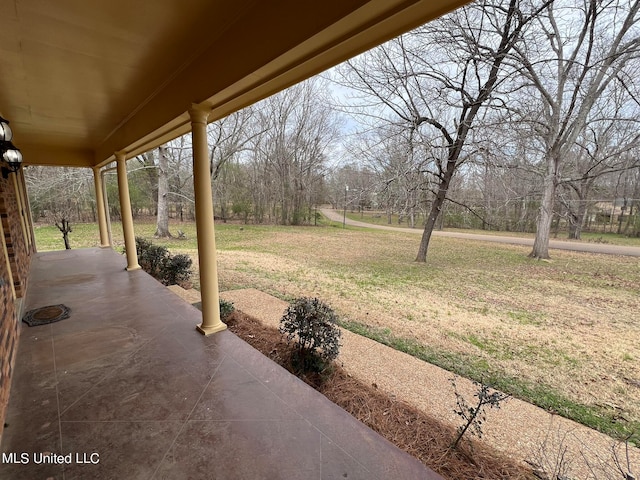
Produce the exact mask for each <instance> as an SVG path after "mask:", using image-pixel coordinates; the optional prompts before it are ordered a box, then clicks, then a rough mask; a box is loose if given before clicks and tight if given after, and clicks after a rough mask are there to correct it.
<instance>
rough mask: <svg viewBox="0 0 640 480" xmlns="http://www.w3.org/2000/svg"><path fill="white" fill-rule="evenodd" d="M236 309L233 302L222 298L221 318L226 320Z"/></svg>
mask: <svg viewBox="0 0 640 480" xmlns="http://www.w3.org/2000/svg"><path fill="white" fill-rule="evenodd" d="M235 309H236V307H234V306H233V303H232V302H227V301H226V300H222V299H220V320H222V321H224V320H225V319H226V318H227V317H228V316H229V315H231V314H232V313H233V312H234V310H235Z"/></svg>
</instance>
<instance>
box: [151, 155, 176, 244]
mask: <svg viewBox="0 0 640 480" xmlns="http://www.w3.org/2000/svg"><path fill="white" fill-rule="evenodd" d="M168 195H169V156H168V152H167V147H166V145H162V146H161V147H158V214H157V221H156V233H155V234H154V236H155V237H158V238H169V237H172V235H171V232H170V231H169V198H168Z"/></svg>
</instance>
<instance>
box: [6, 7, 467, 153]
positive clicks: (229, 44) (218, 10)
mask: <svg viewBox="0 0 640 480" xmlns="http://www.w3.org/2000/svg"><path fill="white" fill-rule="evenodd" d="M464 3H466V1H465V0H369V1H367V0H323V1H322V2H310V1H300V0H272V1H269V2H265V1H260V0H233V1H228V0H165V1H163V2H151V1H146V2H136V1H131V0H95V1H91V2H87V1H86V0H59V1H56V2H50V1H46V0H0V12H1V17H0V114H1V115H2V116H3V117H5V118H7V119H9V120H10V121H11V126H12V127H13V130H14V132H15V140H14V143H15V144H16V146H18V147H19V148H20V149H21V150H22V152H23V154H24V157H25V163H26V164H49V165H76V166H94V165H100V164H104V163H106V162H107V161H110V160H112V159H113V152H115V151H118V150H126V151H127V152H128V153H129V154H130V155H134V154H137V153H140V152H142V151H145V150H147V149H149V148H152V147H155V146H157V145H159V144H161V143H163V142H165V141H167V140H169V139H171V138H174V137H176V136H178V135H181V134H183V133H186V132H187V131H188V130H189V122H188V115H187V113H186V112H187V110H188V109H189V107H190V106H191V104H192V103H194V102H195V103H205V104H206V105H207V106H209V107H211V109H212V115H211V117H210V120H215V119H217V118H221V117H223V116H225V115H227V114H229V113H231V112H233V111H235V110H237V109H239V108H242V107H244V106H246V105H249V104H251V103H254V102H255V101H257V100H260V99H262V98H264V97H266V96H268V95H270V94H272V93H275V92H277V91H279V90H282V89H284V88H286V87H288V86H290V85H292V84H294V83H296V82H298V81H300V80H303V79H305V78H307V77H310V76H312V75H314V74H316V73H318V72H320V71H322V70H324V69H326V68H329V67H330V66H332V65H335V64H337V63H339V62H341V61H343V60H345V59H347V58H349V57H351V56H353V55H355V54H357V53H360V52H362V51H364V50H366V49H368V48H371V47H373V46H375V45H377V44H379V43H382V42H383V41H385V40H387V39H389V38H392V37H393V36H396V35H398V34H400V33H402V32H404V31H407V30H409V29H411V28H413V27H416V26H418V25H420V24H422V23H425V22H426V21H429V20H431V19H433V18H435V17H437V16H439V15H441V14H443V13H445V12H447V11H449V10H452V9H454V8H456V7H458V6H460V5H462V4H464Z"/></svg>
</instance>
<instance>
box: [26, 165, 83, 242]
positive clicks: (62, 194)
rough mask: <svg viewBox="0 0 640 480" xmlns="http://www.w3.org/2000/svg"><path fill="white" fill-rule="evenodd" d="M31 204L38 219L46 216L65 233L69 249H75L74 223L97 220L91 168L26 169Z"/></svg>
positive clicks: (63, 236)
mask: <svg viewBox="0 0 640 480" xmlns="http://www.w3.org/2000/svg"><path fill="white" fill-rule="evenodd" d="M25 181H26V183H27V191H28V194H29V203H30V205H31V208H32V211H33V217H34V219H35V220H36V221H38V219H44V220H45V221H46V222H47V223H49V224H52V225H55V226H56V227H57V228H58V230H60V233H61V234H62V240H63V242H64V247H65V249H67V250H68V249H70V248H71V243H70V240H69V234H70V233H71V232H72V231H73V227H72V223H73V222H79V221H90V220H94V221H95V218H94V217H95V215H93V216H90V215H88V212H89V211H91V212H95V199H94V198H93V197H92V196H91V195H92V192H93V175H92V172H91V170H90V169H87V168H55V167H29V168H27V169H25Z"/></svg>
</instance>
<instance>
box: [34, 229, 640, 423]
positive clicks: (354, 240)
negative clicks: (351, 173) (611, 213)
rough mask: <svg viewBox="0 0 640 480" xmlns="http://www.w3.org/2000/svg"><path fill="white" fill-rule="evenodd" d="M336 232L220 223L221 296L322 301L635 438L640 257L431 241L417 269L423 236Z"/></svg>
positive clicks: (499, 383)
mask: <svg viewBox="0 0 640 480" xmlns="http://www.w3.org/2000/svg"><path fill="white" fill-rule="evenodd" d="M339 227H340V228H334V226H333V225H331V224H324V225H322V226H319V227H274V226H253V225H234V224H220V225H216V244H217V249H218V251H219V257H218V265H219V277H220V278H219V280H220V287H221V289H223V290H229V289H236V288H249V287H252V288H258V289H260V290H263V291H265V292H267V293H270V294H273V295H275V296H278V297H280V298H283V299H292V298H295V297H298V296H302V295H307V296H317V297H319V298H321V299H323V300H325V301H326V302H328V303H329V304H330V305H332V306H333V307H334V308H335V309H336V310H337V312H338V313H339V315H340V316H341V318H342V320H343V323H344V325H345V326H346V327H347V328H350V329H352V330H354V331H357V332H359V333H361V334H364V335H367V336H370V337H372V338H375V339H377V340H378V341H381V342H383V343H387V344H389V345H392V346H394V347H395V348H398V349H400V350H404V351H407V352H408V353H411V354H413V355H415V356H417V357H420V358H423V359H425V360H427V361H429V362H432V363H435V364H438V365H441V366H443V367H444V368H447V369H449V370H451V371H454V372H456V373H458V374H461V375H464V376H466V377H469V378H474V379H477V380H482V381H484V382H485V383H489V384H491V385H493V386H496V387H498V388H501V389H502V390H504V391H507V392H509V393H512V394H514V395H515V396H518V397H520V398H523V399H525V400H528V401H531V402H532V403H535V404H537V405H540V406H542V407H544V408H547V409H549V410H552V411H555V412H558V413H560V414H562V415H564V416H567V417H570V418H573V419H576V420H578V421H580V422H582V423H585V424H587V425H589V426H591V427H594V428H597V429H598V430H601V431H604V432H607V433H610V434H611V435H614V436H622V435H626V434H627V433H630V432H634V431H635V433H636V435H638V434H640V342H638V339H639V338H640V319H639V317H638V311H640V263H639V261H638V259H637V258H629V257H617V256H612V255H596V254H584V253H576V252H564V251H554V252H553V259H552V261H551V262H540V261H536V260H531V259H529V258H527V254H528V253H529V249H530V248H529V247H523V246H515V245H500V244H487V243H484V242H473V241H469V240H462V239H453V238H442V237H436V238H433V239H432V245H431V249H430V251H429V255H428V258H427V263H426V264H417V263H415V262H413V259H414V257H415V254H416V251H417V248H418V242H419V237H418V236H416V235H414V234H410V233H404V232H388V231H375V230H368V229H358V228H346V229H342V228H341V224H340V226H339ZM135 228H136V234H137V235H141V236H147V237H150V236H151V235H153V232H154V230H155V227H154V224H153V223H152V222H136V226H135ZM178 228H179V229H180V230H182V231H184V232H185V233H186V236H187V239H184V240H179V239H170V240H162V241H160V240H157V241H156V242H157V243H162V244H164V245H167V246H168V247H169V249H170V250H171V251H172V253H178V252H180V253H189V254H191V255H192V256H194V257H195V255H196V254H197V250H196V243H195V228H194V226H193V224H189V223H185V224H180V225H177V224H176V225H173V226H172V230H173V231H174V232H175V231H177V229H178ZM36 238H37V245H38V249H39V250H40V251H43V250H47V249H49V248H52V247H53V248H58V249H59V248H61V246H62V239H61V236H60V234H59V232H57V231H56V230H55V227H39V228H37V229H36ZM71 243H72V246H73V248H77V247H82V246H95V245H97V243H98V235H97V227H96V226H95V225H77V226H75V228H74V232H73V233H72V234H71ZM114 243H115V245H116V249H119V248H121V247H120V246H121V245H122V234H121V231H120V229H119V227H118V226H117V225H116V224H114ZM194 263H196V264H197V262H194Z"/></svg>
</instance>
